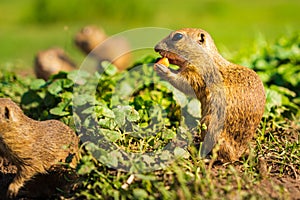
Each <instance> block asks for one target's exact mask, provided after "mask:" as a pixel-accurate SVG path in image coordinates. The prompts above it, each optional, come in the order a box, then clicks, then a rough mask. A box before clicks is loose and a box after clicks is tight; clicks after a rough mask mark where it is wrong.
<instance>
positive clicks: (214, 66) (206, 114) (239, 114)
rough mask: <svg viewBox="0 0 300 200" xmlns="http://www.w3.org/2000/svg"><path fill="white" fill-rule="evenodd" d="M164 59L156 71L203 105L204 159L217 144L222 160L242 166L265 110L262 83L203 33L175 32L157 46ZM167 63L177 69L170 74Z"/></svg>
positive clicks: (156, 48) (201, 31) (195, 30)
mask: <svg viewBox="0 0 300 200" xmlns="http://www.w3.org/2000/svg"><path fill="white" fill-rule="evenodd" d="M155 51H157V52H159V53H160V55H161V56H162V57H163V58H164V59H161V60H159V61H158V62H157V63H156V64H155V65H154V69H155V71H156V72H157V73H158V74H159V75H160V76H161V77H162V78H164V79H166V80H168V81H169V82H170V83H171V84H172V85H173V86H174V87H176V88H177V89H179V90H181V91H182V92H184V93H186V94H188V95H191V96H194V97H196V98H197V99H198V100H199V101H200V102H201V112H202V117H201V124H205V125H206V127H207V129H206V130H205V131H202V132H201V137H200V139H201V141H204V142H203V145H202V149H201V153H202V156H206V155H207V153H209V152H210V151H211V150H212V148H213V147H214V146H215V145H216V144H218V145H219V151H218V156H219V159H220V160H222V161H223V162H227V161H235V160H238V159H239V158H240V157H241V155H242V154H243V153H244V152H245V151H246V150H247V149H248V146H249V143H250V141H251V139H252V138H253V135H254V133H255V131H256V129H257V127H258V125H259V123H260V120H261V118H262V115H263V112H264V106H265V91H264V86H263V83H262V81H261V80H260V79H259V77H258V75H257V74H256V73H255V72H254V71H253V70H251V69H249V68H247V67H243V66H240V65H237V64H233V63H231V62H229V61H227V60H226V59H224V58H223V57H222V56H221V55H220V54H219V52H218V50H217V48H216V47H215V44H214V42H213V40H212V38H211V36H210V35H209V34H208V33H207V32H206V31H204V30H201V29H194V28H185V29H181V30H178V31H174V32H172V33H171V34H170V35H169V36H167V37H166V38H165V39H163V40H162V41H161V42H159V43H158V44H157V45H156V46H155ZM168 62H170V63H171V64H175V65H178V66H179V69H178V70H173V69H170V68H169V67H168V66H167V65H168Z"/></svg>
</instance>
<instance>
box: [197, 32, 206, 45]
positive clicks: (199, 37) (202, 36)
mask: <svg viewBox="0 0 300 200" xmlns="http://www.w3.org/2000/svg"><path fill="white" fill-rule="evenodd" d="M198 42H199V44H203V43H204V42H205V34H204V33H199V35H198Z"/></svg>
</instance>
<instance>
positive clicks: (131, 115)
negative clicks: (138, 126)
mask: <svg viewBox="0 0 300 200" xmlns="http://www.w3.org/2000/svg"><path fill="white" fill-rule="evenodd" d="M126 114H127V115H126V118H127V120H128V121H130V122H136V121H138V120H139V119H140V115H139V113H138V112H137V111H136V110H134V108H131V109H130V110H127V112H126Z"/></svg>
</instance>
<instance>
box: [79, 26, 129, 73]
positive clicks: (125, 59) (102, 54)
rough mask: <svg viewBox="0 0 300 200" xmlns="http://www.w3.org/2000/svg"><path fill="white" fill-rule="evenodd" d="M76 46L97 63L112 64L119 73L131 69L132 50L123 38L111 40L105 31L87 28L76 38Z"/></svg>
mask: <svg viewBox="0 0 300 200" xmlns="http://www.w3.org/2000/svg"><path fill="white" fill-rule="evenodd" d="M75 44H76V45H77V46H78V47H79V48H80V49H81V50H82V51H83V52H84V53H85V54H87V55H91V56H92V57H94V58H95V59H96V60H97V61H99V62H100V64H101V62H102V61H109V62H112V63H113V64H114V65H115V66H116V67H117V68H118V70H119V71H122V70H125V69H127V68H128V67H129V65H130V61H131V54H130V51H131V48H130V45H129V42H128V41H127V40H126V39H125V38H123V37H119V36H116V37H112V38H109V37H108V36H107V35H106V34H105V32H104V30H102V29H99V28H97V27H96V26H85V27H83V28H82V29H81V30H80V31H79V32H78V33H77V34H76V36H75Z"/></svg>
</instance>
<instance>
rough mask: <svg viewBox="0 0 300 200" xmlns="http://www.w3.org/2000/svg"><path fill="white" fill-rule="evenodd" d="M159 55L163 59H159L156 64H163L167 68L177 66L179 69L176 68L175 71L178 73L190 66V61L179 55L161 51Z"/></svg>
mask: <svg viewBox="0 0 300 200" xmlns="http://www.w3.org/2000/svg"><path fill="white" fill-rule="evenodd" d="M159 54H160V55H161V56H162V58H160V59H158V61H157V62H156V63H158V64H162V65H164V66H166V67H169V64H172V65H176V66H177V67H175V70H176V71H177V72H180V71H182V70H183V69H184V68H185V67H186V66H187V65H188V61H187V60H185V59H184V58H182V57H181V56H180V55H178V54H175V53H172V52H169V51H159ZM173 69H174V67H173Z"/></svg>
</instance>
